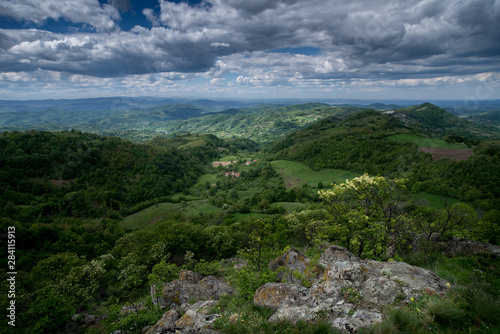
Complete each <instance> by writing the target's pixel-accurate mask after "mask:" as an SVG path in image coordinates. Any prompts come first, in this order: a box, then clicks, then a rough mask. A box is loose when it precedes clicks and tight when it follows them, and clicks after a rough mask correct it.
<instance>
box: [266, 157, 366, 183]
mask: <svg viewBox="0 0 500 334" xmlns="http://www.w3.org/2000/svg"><path fill="white" fill-rule="evenodd" d="M271 165H273V167H274V168H276V170H277V171H278V172H279V173H280V174H281V177H282V178H283V180H284V181H285V184H286V186H287V188H293V187H296V186H301V185H303V184H305V183H307V184H309V185H312V186H317V185H318V183H319V182H321V183H323V185H324V186H325V187H329V186H330V185H331V183H332V182H334V181H335V183H344V182H345V180H346V179H352V178H355V177H358V176H360V174H359V173H355V172H350V171H345V170H341V169H333V168H325V169H321V170H319V171H314V170H312V169H311V168H309V167H308V166H306V165H304V164H302V163H300V162H295V161H288V160H276V161H273V162H271Z"/></svg>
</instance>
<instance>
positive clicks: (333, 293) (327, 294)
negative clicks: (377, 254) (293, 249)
mask: <svg viewBox="0 0 500 334" xmlns="http://www.w3.org/2000/svg"><path fill="white" fill-rule="evenodd" d="M289 255H290V254H288V255H287V256H282V257H280V258H278V259H280V260H279V261H282V262H279V261H277V260H278V259H277V260H275V264H276V265H281V264H283V263H286V261H284V260H286V259H287V258H288V257H289ZM321 259H322V261H323V262H324V264H328V266H327V267H326V269H325V271H324V273H323V280H322V281H319V282H316V283H314V284H313V285H312V286H311V287H310V288H305V287H302V286H300V285H295V284H287V283H266V284H264V285H263V286H261V287H259V288H258V289H257V291H256V292H255V295H254V303H256V304H258V305H260V306H265V307H269V308H272V309H275V310H276V312H275V313H274V315H273V316H272V317H271V318H270V321H278V320H288V321H292V322H296V321H298V320H303V321H311V320H315V319H319V318H323V319H329V321H330V323H331V324H332V326H333V327H335V328H336V329H337V330H339V331H342V332H346V333H354V332H356V331H357V330H358V329H360V328H365V327H370V326H371V325H373V324H374V323H376V322H380V321H382V315H381V311H382V310H383V309H384V307H385V306H387V305H394V304H395V303H397V302H405V301H409V300H410V299H411V297H414V296H416V295H418V294H423V293H425V294H437V295H444V294H445V293H446V292H447V289H448V288H447V286H446V281H444V280H443V279H441V278H440V277H439V276H437V275H436V274H435V273H433V272H431V271H429V270H426V269H423V268H419V267H415V266H411V265H409V264H407V263H404V262H378V261H373V260H360V259H359V258H358V257H357V256H355V255H353V254H350V253H349V252H348V251H347V250H346V249H345V248H342V247H338V246H331V247H329V248H328V249H327V250H326V251H325V254H323V255H322V256H321ZM278 262H279V263H278Z"/></svg>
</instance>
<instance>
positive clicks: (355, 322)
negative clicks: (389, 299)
mask: <svg viewBox="0 0 500 334" xmlns="http://www.w3.org/2000/svg"><path fill="white" fill-rule="evenodd" d="M377 322H382V314H380V313H378V312H370V311H364V310H358V311H356V312H354V314H353V315H352V317H342V318H335V319H333V320H332V321H331V323H330V324H331V326H332V328H333V329H336V330H338V331H340V332H341V333H357V331H358V330H359V329H362V328H368V327H371V326H373V325H374V324H375V323H377Z"/></svg>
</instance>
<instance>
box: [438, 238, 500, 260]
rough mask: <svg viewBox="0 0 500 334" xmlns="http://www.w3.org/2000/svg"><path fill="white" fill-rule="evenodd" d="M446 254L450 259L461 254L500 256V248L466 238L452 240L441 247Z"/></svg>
mask: <svg viewBox="0 0 500 334" xmlns="http://www.w3.org/2000/svg"><path fill="white" fill-rule="evenodd" d="M441 248H442V251H443V253H444V254H446V255H447V256H450V257H454V256H457V255H458V254H460V253H465V254H491V255H496V256H500V246H497V245H492V244H488V243H484V242H479V241H474V240H469V239H465V238H455V237H454V238H452V239H451V240H450V241H448V242H446V243H443V244H442V245H441Z"/></svg>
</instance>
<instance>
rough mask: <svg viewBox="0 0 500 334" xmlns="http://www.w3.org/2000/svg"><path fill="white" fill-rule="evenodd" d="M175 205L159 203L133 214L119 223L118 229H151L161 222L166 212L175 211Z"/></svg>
mask: <svg viewBox="0 0 500 334" xmlns="http://www.w3.org/2000/svg"><path fill="white" fill-rule="evenodd" d="M177 206H178V205H177V204H175V203H160V204H158V205H156V204H155V205H152V206H150V207H149V208H147V209H144V210H142V211H139V212H137V213H134V214H133V215H130V216H128V217H125V218H123V220H122V221H120V227H122V228H124V229H132V230H138V229H142V228H147V227H151V226H152V225H154V223H155V222H157V221H158V220H161V219H162V218H163V217H164V216H165V215H166V214H167V213H168V212H172V211H173V210H176V207H177Z"/></svg>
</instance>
